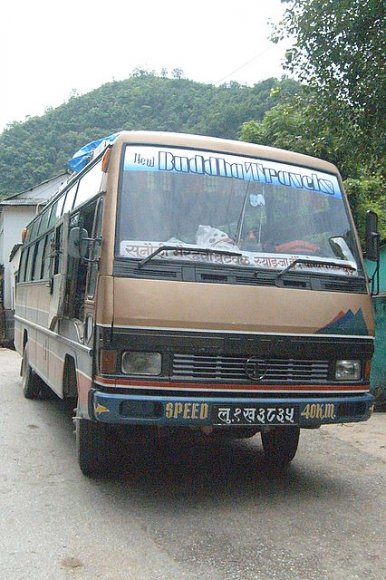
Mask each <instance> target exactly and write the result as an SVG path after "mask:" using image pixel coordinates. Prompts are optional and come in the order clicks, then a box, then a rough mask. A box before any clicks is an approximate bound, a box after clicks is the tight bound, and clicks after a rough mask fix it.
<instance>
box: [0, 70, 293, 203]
mask: <svg viewBox="0 0 386 580" xmlns="http://www.w3.org/2000/svg"><path fill="white" fill-rule="evenodd" d="M276 85H281V92H282V93H283V91H284V92H288V93H291V92H294V91H295V87H296V83H294V82H293V81H289V80H284V81H280V82H279V81H277V80H276V79H268V80H266V81H263V82H260V83H258V84H256V85H254V86H253V87H247V86H243V85H239V84H238V83H234V82H232V83H229V84H226V85H222V86H220V87H216V86H213V85H207V84H202V83H197V82H194V81H191V80H188V79H184V78H164V77H160V76H156V75H154V74H152V73H148V72H145V71H139V72H138V73H135V74H133V75H132V76H131V77H130V78H129V79H127V80H124V81H119V82H117V81H114V82H110V83H107V84H105V85H103V86H101V87H100V88H98V89H96V90H94V91H92V92H90V93H87V94H85V95H82V96H73V97H71V98H70V99H69V101H68V102H67V103H65V104H63V105H61V106H60V107H58V108H55V109H50V110H47V111H46V113H45V114H44V115H43V116H41V117H33V118H30V119H28V120H26V121H25V122H22V123H19V122H18V123H13V124H11V125H10V126H8V128H7V129H6V130H5V131H4V132H3V133H2V134H1V135H0V199H1V198H2V197H4V196H8V195H11V194H12V193H16V192H20V191H23V190H25V189H28V188H30V187H33V186H34V185H37V184H38V183H40V182H42V181H44V180H45V179H47V178H49V177H51V176H53V175H56V174H58V173H60V172H62V171H63V170H64V169H65V168H66V164H67V161H68V160H69V159H70V158H71V157H72V155H73V154H74V153H75V151H77V150H78V149H79V148H80V147H81V146H82V145H84V144H86V143H88V142H89V141H92V140H94V139H96V138H100V137H104V136H107V135H110V134H111V133H115V132H117V131H120V130H122V129H126V130H141V129H145V130H157V131H178V132H186V133H198V134H203V135H211V136H215V137H226V138H231V139H238V138H239V133H240V127H241V125H242V123H244V122H246V121H249V120H251V119H255V120H261V119H262V118H263V116H264V113H265V112H266V111H267V110H269V109H270V108H272V107H273V106H274V105H276V104H277V97H274V96H271V95H272V94H276V93H277V92H278V91H272V89H273V87H275V86H276Z"/></svg>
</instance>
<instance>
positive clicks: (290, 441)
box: [261, 426, 300, 469]
mask: <svg viewBox="0 0 386 580" xmlns="http://www.w3.org/2000/svg"><path fill="white" fill-rule="evenodd" d="M299 435H300V427H292V426H289V427H274V428H272V430H271V431H265V432H264V431H262V432H261V440H262V443H263V449H264V458H265V461H266V463H267V464H268V465H269V466H270V467H273V468H275V469H284V468H285V467H287V465H289V463H291V461H292V460H293V458H294V457H295V455H296V451H297V448H298V444H299Z"/></svg>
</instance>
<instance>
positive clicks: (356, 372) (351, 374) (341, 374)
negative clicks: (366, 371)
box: [335, 360, 361, 381]
mask: <svg viewBox="0 0 386 580" xmlns="http://www.w3.org/2000/svg"><path fill="white" fill-rule="evenodd" d="M335 378H336V380H337V381H358V380H359V379H360V378H361V363H360V361H359V360H338V361H336V367H335Z"/></svg>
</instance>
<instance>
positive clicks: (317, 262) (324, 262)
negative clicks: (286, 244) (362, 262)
mask: <svg viewBox="0 0 386 580" xmlns="http://www.w3.org/2000/svg"><path fill="white" fill-rule="evenodd" d="M296 264H311V265H313V266H335V267H336V268H346V269H348V270H353V271H354V272H355V271H356V270H357V269H356V268H355V266H352V265H351V264H337V263H336V262H334V261H333V260H317V259H314V258H297V259H296V260H294V261H293V262H291V263H290V265H289V266H287V267H286V268H284V270H281V271H280V272H279V273H278V275H277V276H276V280H278V279H279V278H281V277H282V276H284V275H285V274H287V272H289V271H290V270H292V268H293V267H294V266H296Z"/></svg>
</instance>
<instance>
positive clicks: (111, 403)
mask: <svg viewBox="0 0 386 580" xmlns="http://www.w3.org/2000/svg"><path fill="white" fill-rule="evenodd" d="M221 405H223V406H224V407H226V406H231V407H233V408H234V407H235V406H238V405H239V406H240V408H243V409H244V408H248V409H255V414H254V422H253V423H252V422H251V423H249V419H248V418H247V419H245V418H244V419H243V422H242V424H243V425H249V424H250V425H251V426H253V427H259V426H262V427H264V426H269V425H270V424H276V425H277V424H280V413H279V414H278V413H273V415H274V416H275V422H274V423H270V420H269V413H268V411H269V409H270V407H271V408H274V409H278V408H283V409H289V408H291V409H294V410H295V411H296V413H295V416H296V420H295V424H297V425H299V426H300V427H311V428H312V427H317V426H319V425H327V424H336V423H351V422H357V421H366V420H367V419H369V418H370V416H371V413H372V410H373V405H374V397H373V396H372V395H370V394H367V393H366V394H361V395H355V396H339V397H337V396H335V397H334V396H331V397H318V398H314V397H307V396H306V395H305V396H303V397H300V398H295V397H286V398H279V397H270V398H262V397H253V398H246V397H232V398H230V397H226V396H225V395H224V397H205V396H199V397H198V396H197V395H196V396H191V397H178V396H172V397H171V396H162V395H159V396H153V395H152V396H147V395H131V394H115V393H111V392H102V391H99V390H97V389H92V390H91V391H90V392H89V408H88V415H89V417H90V418H91V419H93V420H95V421H99V422H103V423H110V424H127V425H158V426H170V427H173V426H185V427H195V426H197V427H206V426H213V425H218V424H219V423H218V422H216V421H215V420H214V416H215V412H216V409H218V407H219V406H221ZM262 408H264V410H265V411H267V412H266V413H265V414H264V422H261V423H260V422H259V419H258V418H256V417H257V416H258V415H259V411H261V409H262ZM260 415H261V414H260ZM246 416H247V417H251V415H250V414H248V413H246ZM278 417H279V419H278ZM286 424H288V422H287V423H286ZM233 425H235V424H233ZM236 425H237V424H236Z"/></svg>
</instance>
